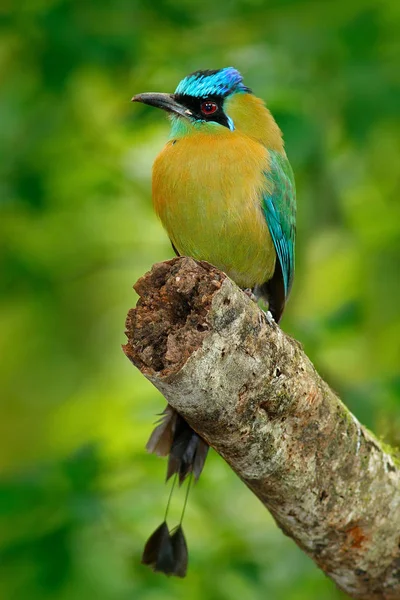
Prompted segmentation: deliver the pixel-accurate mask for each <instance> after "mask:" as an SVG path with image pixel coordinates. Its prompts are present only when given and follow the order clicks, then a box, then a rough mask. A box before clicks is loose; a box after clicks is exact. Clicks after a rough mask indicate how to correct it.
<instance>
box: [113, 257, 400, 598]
mask: <svg viewBox="0 0 400 600" xmlns="http://www.w3.org/2000/svg"><path fill="white" fill-rule="evenodd" d="M135 289H136V291H137V292H138V294H139V296H140V298H139V301H138V303H137V307H136V308H135V309H132V310H131V311H130V312H129V315H128V318H127V325H126V328H127V337H128V343H127V344H126V346H125V347H124V350H125V353H126V355H127V356H128V357H129V358H130V360H131V361H132V362H133V363H134V364H135V365H136V366H137V367H138V368H139V369H140V370H141V372H142V373H143V374H144V375H145V376H146V377H147V378H148V379H149V380H150V381H151V382H152V383H153V384H154V385H155V386H156V387H157V388H158V389H159V390H160V391H161V392H162V393H163V394H164V396H165V398H166V399H167V401H168V402H169V404H170V405H171V406H173V407H174V408H175V409H176V410H177V411H178V412H179V413H180V414H181V415H182V416H183V417H184V418H185V419H186V420H187V422H188V423H189V424H190V425H191V427H193V429H194V430H195V431H197V432H198V433H199V434H200V435H201V436H202V437H203V438H204V439H205V440H207V442H208V443H209V444H210V445H211V446H212V447H213V448H215V450H216V451H217V452H218V453H219V454H220V455H221V456H223V458H224V459H225V460H226V462H227V463H228V464H229V465H230V466H231V467H232V469H233V470H234V471H235V472H236V473H237V474H238V475H239V477H240V478H241V479H242V480H243V481H244V483H245V484H246V485H247V486H248V487H249V488H250V489H251V490H252V491H253V492H254V494H256V496H258V498H259V499H260V500H261V502H262V503H263V504H264V505H265V506H266V507H267V508H268V510H269V511H270V512H271V514H272V515H273V517H274V519H275V520H276V522H277V524H278V525H279V527H280V528H281V529H282V530H283V532H284V533H285V534H287V535H288V536H290V537H291V538H293V539H294V540H295V542H296V543H297V544H298V545H299V546H300V547H301V548H302V549H303V550H304V551H305V552H306V553H307V554H308V555H309V556H311V558H312V559H313V560H314V561H315V562H316V563H317V565H318V566H319V567H320V568H321V569H322V570H323V571H324V572H325V573H326V574H327V575H328V576H329V577H331V578H332V579H333V580H334V581H335V582H336V584H337V585H338V586H339V587H340V588H341V589H342V590H344V591H345V592H347V594H349V596H351V597H353V598H362V599H364V600H378V599H384V600H394V599H399V598H400V468H399V463H398V462H397V459H396V458H395V457H394V456H391V455H390V454H389V452H388V450H387V448H386V447H385V448H384V447H382V444H381V443H380V442H379V441H378V440H377V439H376V438H375V437H374V436H373V435H372V434H371V433H370V432H369V431H367V430H366V429H365V428H364V427H363V426H362V425H360V423H359V422H358V421H357V419H356V418H355V417H354V416H353V415H352V414H351V413H350V412H349V410H348V409H347V408H346V407H345V406H344V405H343V404H342V402H341V401H340V399H339V398H338V397H337V396H336V394H335V393H334V392H333V391H332V390H331V389H330V388H329V386H328V385H327V384H326V383H325V382H324V381H323V380H322V379H321V378H320V376H319V375H318V373H317V372H316V371H315V369H314V367H313V365H312V364H311V362H310V360H309V359H308V358H307V356H306V355H305V354H304V352H303V350H302V347H301V345H300V344H299V343H298V342H296V341H295V340H293V339H291V338H290V337H289V336H288V335H286V334H285V333H284V332H283V331H282V330H281V329H280V328H279V327H278V326H277V325H275V324H272V325H269V324H268V323H267V322H266V321H265V319H264V318H263V313H262V312H261V311H260V309H259V308H258V306H257V305H256V304H255V303H254V302H253V301H252V300H251V299H250V298H248V296H247V295H246V294H244V293H243V292H242V291H241V290H240V289H239V288H238V287H237V286H236V285H235V284H234V283H233V282H232V281H231V280H230V279H228V278H227V277H226V276H225V275H224V274H223V273H221V272H220V271H218V270H217V269H215V268H214V267H212V266H211V265H209V264H207V263H203V262H201V263H199V262H196V261H194V260H192V259H188V258H178V259H174V260H172V261H169V262H166V263H160V264H158V265H155V266H154V267H153V269H152V271H151V272H150V273H147V274H146V275H145V276H144V277H142V278H141V279H140V280H139V281H138V282H137V284H136V285H135Z"/></svg>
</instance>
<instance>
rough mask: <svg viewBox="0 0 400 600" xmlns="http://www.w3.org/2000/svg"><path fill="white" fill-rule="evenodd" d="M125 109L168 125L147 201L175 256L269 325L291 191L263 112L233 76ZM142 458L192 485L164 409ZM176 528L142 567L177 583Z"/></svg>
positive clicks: (288, 266) (283, 263)
mask: <svg viewBox="0 0 400 600" xmlns="http://www.w3.org/2000/svg"><path fill="white" fill-rule="evenodd" d="M132 101H133V102H139V103H142V104H146V105H149V106H153V107H157V108H160V109H162V110H163V111H165V112H166V113H167V114H168V117H169V119H170V123H171V131H170V137H169V140H168V142H167V143H166V145H165V146H164V148H163V149H162V150H161V152H160V153H159V154H158V156H157V158H156V159H155V162H154V165H153V175H152V199H153V206H154V209H155V212H156V214H157V215H158V217H159V218H160V220H161V222H162V224H163V226H164V228H165V230H166V232H167V234H168V236H169V238H170V241H171V244H172V247H173V249H174V251H175V253H176V254H177V255H178V256H190V257H192V258H194V259H196V260H204V261H207V262H209V263H211V264H212V265H214V266H215V267H217V268H218V269H220V270H221V271H224V272H225V273H226V274H227V275H228V276H229V277H230V278H231V279H232V280H233V281H234V282H235V283H236V284H237V285H238V286H240V287H241V288H243V289H244V290H246V291H248V292H250V294H253V293H254V295H255V297H256V299H259V298H261V299H263V300H264V301H265V302H266V303H267V304H268V311H269V312H268V314H269V315H270V316H272V318H273V320H274V321H275V322H276V323H279V321H280V320H281V317H282V314H283V311H284V309H285V305H286V302H287V300H288V297H289V294H290V290H291V287H292V283H293V277H294V269H295V237H296V191H295V182H294V175H293V171H292V168H291V166H290V163H289V160H288V158H287V155H286V152H285V148H284V142H283V136H282V132H281V130H280V128H279V126H278V124H277V123H276V121H275V119H274V118H273V116H272V114H271V112H270V110H269V109H268V108H267V106H266V105H265V103H264V102H263V100H262V99H260V98H258V97H257V96H255V95H254V93H253V92H252V90H251V89H250V88H249V87H247V86H246V85H245V84H244V82H243V77H242V75H241V74H240V72H239V71H238V70H237V69H235V68H234V67H224V68H221V69H215V70H198V71H195V72H194V73H191V74H190V75H188V76H186V77H185V78H184V79H182V81H180V83H179V84H178V86H177V88H176V90H175V92H174V93H172V94H171V93H158V92H157V93H155V92H146V93H141V94H137V95H135V96H134V97H133V98H132ZM147 449H148V450H149V451H150V452H155V453H156V454H159V455H162V456H166V455H169V462H168V471H167V479H168V478H169V477H171V476H172V475H175V480H176V478H178V480H179V483H182V482H183V481H184V480H185V478H186V477H188V476H190V477H191V478H192V476H193V477H194V479H195V480H197V479H198V478H199V476H200V473H201V471H202V469H203V466H204V462H205V459H206V456H207V450H208V445H207V443H206V442H205V441H204V440H202V438H201V437H200V436H199V435H198V434H197V433H196V432H194V431H193V430H192V429H191V428H190V426H189V425H188V424H187V423H186V421H185V420H184V419H183V418H182V417H181V416H180V415H178V414H177V413H176V412H175V411H174V410H173V409H172V407H170V406H167V408H166V410H165V411H164V413H163V414H162V418H161V421H160V423H159V424H158V425H157V427H156V429H155V430H154V431H153V433H152V435H151V437H150V440H149V442H148V444H147ZM175 480H174V481H175ZM190 481H191V479H190V480H189V485H190ZM171 493H172V492H171ZM186 499H187V498H186ZM168 505H169V501H168ZM185 506H186V500H185ZM167 512H168V511H167ZM182 518H183V515H182V517H181V521H180V523H179V525H178V527H177V528H176V529H175V530H173V531H171V532H169V530H168V527H167V524H166V517H165V519H164V522H163V523H162V525H161V526H160V527H159V528H158V529H157V530H156V531H155V532H154V534H153V535H152V536H151V537H150V538H149V540H148V542H147V544H146V546H145V551H144V553H143V557H142V562H143V563H144V564H147V565H149V566H151V567H152V568H153V569H154V570H155V571H161V572H164V573H166V574H167V575H177V576H180V577H183V576H184V575H185V574H186V568H187V545H186V540H185V537H184V535H183V529H182Z"/></svg>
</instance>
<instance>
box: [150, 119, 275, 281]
mask: <svg viewBox="0 0 400 600" xmlns="http://www.w3.org/2000/svg"><path fill="white" fill-rule="evenodd" d="M268 164H269V160H268V151H267V150H266V148H265V147H264V146H262V145H261V144H259V143H257V142H256V141H254V140H251V139H250V138H248V137H247V136H244V135H242V134H240V133H239V132H237V131H234V132H232V131H229V130H226V131H223V130H221V128H220V127H219V128H218V130H217V133H215V134H210V133H195V134H193V135H189V136H187V137H184V138H180V139H178V140H176V141H170V142H169V143H168V144H167V145H166V146H165V148H164V149H163V150H162V152H161V153H160V154H159V156H158V157H157V159H156V161H155V163H154V168H153V203H154V207H155V210H156V212H157V214H158V215H159V217H160V219H161V221H162V223H163V225H164V227H165V229H166V230H167V232H168V235H169V237H170V239H171V241H172V242H173V244H174V246H175V247H176V248H177V250H178V252H179V253H180V254H182V255H186V256H192V257H194V258H196V259H201V260H207V261H209V262H211V263H212V264H214V265H215V266H217V267H218V268H220V269H221V270H223V271H225V272H226V273H227V274H228V275H229V276H230V277H232V279H233V280H234V281H236V283H237V284H238V285H240V286H242V287H253V286H254V285H255V284H261V283H263V282H265V281H267V280H268V279H270V278H271V276H272V274H273V271H274V268H275V250H274V246H273V242H272V239H271V236H270V233H269V230H268V226H267V223H266V220H265V217H264V214H263V212H262V208H261V199H262V196H263V194H264V193H265V192H266V185H267V181H266V177H265V174H264V173H265V171H266V170H268Z"/></svg>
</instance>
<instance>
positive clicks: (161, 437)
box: [142, 405, 209, 577]
mask: <svg viewBox="0 0 400 600" xmlns="http://www.w3.org/2000/svg"><path fill="white" fill-rule="evenodd" d="M208 448H209V446H208V444H207V443H206V442H205V441H204V440H203V439H202V438H201V437H200V436H199V435H198V434H197V433H196V432H195V431H193V429H192V428H191V427H190V426H189V425H188V424H187V423H186V421H185V419H183V418H182V417H181V416H180V415H179V414H178V413H177V412H176V411H175V410H174V409H173V408H172V407H171V406H169V405H167V407H166V408H165V410H164V411H163V413H162V414H161V419H160V421H159V423H158V424H157V427H156V428H155V429H154V430H153V432H152V434H151V436H150V439H149V441H148V442H147V445H146V449H147V450H148V451H149V452H151V453H154V454H157V455H158V456H168V467H167V481H168V479H169V478H170V477H172V475H175V478H178V481H179V485H181V484H182V483H183V482H184V481H185V479H186V477H188V475H190V476H191V477H190V479H189V483H188V490H187V494H186V499H185V504H184V507H183V511H182V516H181V519H180V523H179V525H178V527H177V528H175V529H174V530H172V531H171V532H170V531H169V529H168V526H167V523H166V519H167V514H168V508H169V502H170V499H171V495H172V492H173V488H174V484H175V480H174V484H173V487H172V489H171V495H170V498H169V500H168V504H167V510H166V513H165V518H164V521H163V523H162V524H161V525H160V526H159V527H158V528H157V529H156V530H155V531H154V533H153V534H152V535H151V536H150V538H149V539H148V541H147V543H146V546H145V549H144V552H143V556H142V563H143V564H145V565H149V566H150V567H152V568H153V570H154V571H160V572H162V573H165V574H166V575H177V576H178V577H185V575H186V570H187V563H188V553H187V545H186V540H185V537H184V535H183V529H182V519H183V515H184V511H185V508H186V502H187V496H188V493H189V486H190V482H191V478H192V476H193V477H194V479H195V480H196V481H197V480H198V478H199V477H200V474H201V472H202V470H203V467H204V463H205V461H206V458H207V453H208Z"/></svg>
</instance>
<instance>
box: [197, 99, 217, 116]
mask: <svg viewBox="0 0 400 600" xmlns="http://www.w3.org/2000/svg"><path fill="white" fill-rule="evenodd" d="M200 108H201V112H202V113H203V115H212V114H213V113H215V111H216V110H218V104H215V102H208V101H206V102H203V104H202V105H201V106H200Z"/></svg>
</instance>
